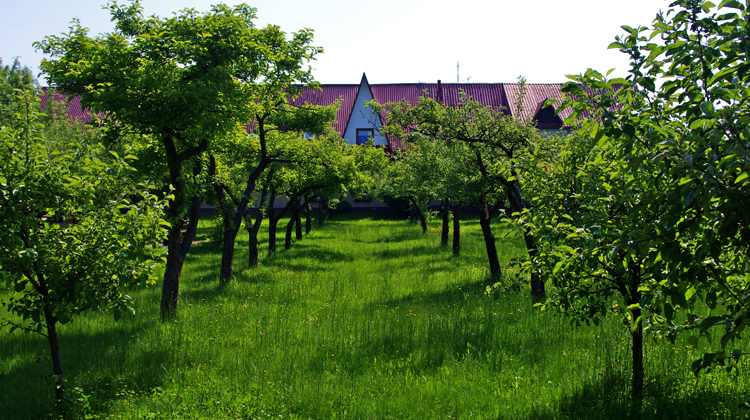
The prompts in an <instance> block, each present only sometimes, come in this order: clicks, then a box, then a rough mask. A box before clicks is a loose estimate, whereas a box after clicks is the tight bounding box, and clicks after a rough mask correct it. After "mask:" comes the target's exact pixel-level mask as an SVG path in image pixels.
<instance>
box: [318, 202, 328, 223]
mask: <svg viewBox="0 0 750 420" xmlns="http://www.w3.org/2000/svg"><path fill="white" fill-rule="evenodd" d="M327 213H328V198H327V197H320V201H319V202H318V226H323V223H325V221H326V214H327Z"/></svg>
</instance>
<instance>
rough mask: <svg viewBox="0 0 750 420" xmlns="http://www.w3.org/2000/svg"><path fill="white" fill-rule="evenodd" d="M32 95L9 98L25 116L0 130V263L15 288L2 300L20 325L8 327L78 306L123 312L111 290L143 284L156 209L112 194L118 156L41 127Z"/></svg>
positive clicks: (150, 271)
mask: <svg viewBox="0 0 750 420" xmlns="http://www.w3.org/2000/svg"><path fill="white" fill-rule="evenodd" d="M34 99H35V98H34V92H33V91H27V92H26V93H25V94H24V95H22V96H19V98H18V101H19V102H20V103H21V104H23V106H24V107H25V111H26V112H25V113H24V114H22V115H20V116H19V118H20V121H18V122H17V123H16V124H13V125H11V126H10V127H8V126H3V127H2V131H0V136H2V145H3V149H4V150H3V153H2V156H1V157H0V174H2V175H0V228H1V229H2V231H3V232H5V235H4V236H3V238H2V242H1V245H0V267H1V268H2V273H3V277H4V280H5V283H6V287H8V288H11V289H12V290H14V291H15V294H13V295H11V296H10V297H9V298H8V299H7V300H6V301H5V302H4V303H5V304H6V306H7V308H8V310H9V311H10V312H13V313H16V314H18V315H19V316H21V317H22V319H23V321H24V323H23V324H22V325H14V328H15V327H22V328H24V329H28V330H33V331H36V332H39V333H42V334H44V332H43V327H45V326H49V324H50V323H54V322H60V323H67V322H69V321H71V320H72V318H73V316H75V315H77V314H79V313H80V312H82V311H85V310H88V309H104V308H113V309H114V314H115V318H119V316H120V314H122V313H123V312H124V311H130V310H132V306H131V301H130V298H129V297H128V296H127V295H124V294H122V293H121V292H120V289H121V287H123V286H124V285H128V284H149V283H152V282H153V278H154V277H153V276H154V270H155V269H156V267H158V265H159V264H160V262H161V254H162V249H161V248H160V247H159V246H158V245H159V243H160V241H161V240H162V239H163V238H164V229H163V227H162V226H161V224H160V217H161V210H162V206H163V205H164V203H163V202H159V201H158V200H156V198H155V197H153V196H151V195H148V194H147V193H141V195H140V196H139V197H138V199H139V201H138V202H137V203H135V202H132V201H131V200H130V197H131V196H132V194H133V193H134V191H129V190H125V191H123V190H121V189H119V188H118V187H119V183H118V178H119V177H120V176H121V175H122V174H124V173H126V172H127V171H128V170H129V166H128V164H127V162H126V160H125V159H123V158H119V157H117V156H113V157H114V159H112V158H105V159H104V160H107V161H108V162H105V161H104V160H103V159H102V157H101V156H100V155H99V154H98V153H97V152H99V150H97V149H95V148H92V147H91V146H92V145H90V144H86V143H82V142H78V141H77V140H78V139H76V138H66V137H61V136H60V131H59V130H50V131H47V130H46V127H45V126H43V125H42V124H41V123H40V122H39V118H40V117H39V114H37V110H36V107H37V106H38V105H37V104H36V103H35V102H34ZM14 126H15V127H18V128H13V127H14ZM102 190H107V191H108V192H107V197H106V198H104V197H103V195H102V194H101V191H102ZM50 315H52V318H50Z"/></svg>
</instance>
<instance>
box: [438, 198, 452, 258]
mask: <svg viewBox="0 0 750 420" xmlns="http://www.w3.org/2000/svg"><path fill="white" fill-rule="evenodd" d="M442 216H443V230H442V232H441V234H440V244H441V245H442V246H447V245H448V237H449V236H450V217H451V200H450V199H448V198H446V199H444V200H443V213H442Z"/></svg>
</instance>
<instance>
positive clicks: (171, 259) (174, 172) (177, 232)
mask: <svg viewBox="0 0 750 420" xmlns="http://www.w3.org/2000/svg"><path fill="white" fill-rule="evenodd" d="M162 142H163V144H164V148H165V151H166V155H167V167H168V168H169V182H170V183H171V184H172V187H173V188H174V197H175V198H174V199H173V200H172V201H171V202H170V203H169V219H168V220H169V221H170V224H171V227H170V229H169V231H168V232H167V263H166V267H165V269H164V283H163V284H162V290H161V318H162V321H165V320H167V319H169V318H172V317H174V316H175V315H176V314H177V299H178V298H179V291H180V274H181V273H182V265H183V263H184V262H185V257H186V256H187V252H188V250H189V249H190V245H191V244H192V243H193V239H195V232H196V231H197V229H198V218H199V217H200V205H201V196H200V190H201V188H200V184H198V185H196V188H195V191H196V192H195V193H194V194H193V196H192V197H191V199H190V208H189V211H188V225H187V229H186V231H185V235H182V232H181V231H182V224H183V221H182V219H181V217H180V210H181V207H182V206H183V204H185V199H186V195H187V193H188V191H187V190H188V188H187V186H186V185H185V178H187V177H188V174H186V173H183V170H182V165H183V163H184V162H185V161H186V160H188V159H191V158H194V157H196V156H199V155H200V154H201V153H203V152H204V151H205V150H206V149H207V148H208V141H207V140H203V141H201V143H200V144H199V145H198V146H195V147H192V148H190V149H188V150H185V151H183V152H182V153H177V148H176V147H175V144H174V138H172V137H169V136H166V137H162ZM201 170H202V165H201V160H200V159H195V165H194V166H193V179H195V178H196V177H197V176H198V175H199V174H200V172H201Z"/></svg>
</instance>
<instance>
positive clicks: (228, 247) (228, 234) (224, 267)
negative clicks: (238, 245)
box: [219, 226, 237, 284]
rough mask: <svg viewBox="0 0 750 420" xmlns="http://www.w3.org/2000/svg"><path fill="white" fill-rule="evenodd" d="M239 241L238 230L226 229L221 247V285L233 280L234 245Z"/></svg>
mask: <svg viewBox="0 0 750 420" xmlns="http://www.w3.org/2000/svg"><path fill="white" fill-rule="evenodd" d="M236 239H237V230H236V229H235V228H234V226H226V227H225V228H224V240H223V243H222V246H221V271H220V274H219V283H221V284H227V283H229V281H230V280H231V279H232V262H233V261H234V244H235V241H236Z"/></svg>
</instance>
